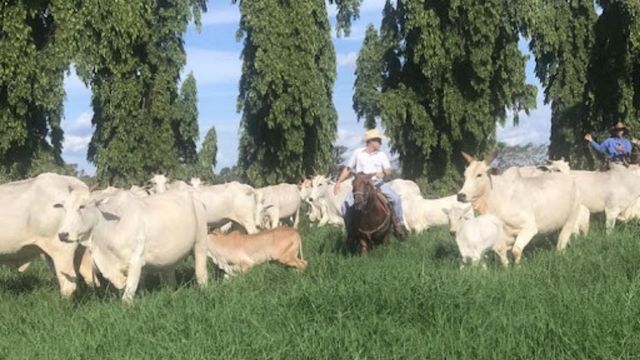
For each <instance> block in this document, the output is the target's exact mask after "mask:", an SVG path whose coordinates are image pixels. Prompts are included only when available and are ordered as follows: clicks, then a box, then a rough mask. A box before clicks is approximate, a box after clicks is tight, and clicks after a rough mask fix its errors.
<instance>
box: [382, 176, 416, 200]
mask: <svg viewBox="0 0 640 360" xmlns="http://www.w3.org/2000/svg"><path fill="white" fill-rule="evenodd" d="M389 186H390V187H391V189H393V191H395V192H396V194H398V196H400V199H402V201H404V200H405V199H408V198H411V197H414V196H422V194H421V193H420V187H418V184H416V183H415V182H413V181H411V180H405V179H395V180H391V181H389Z"/></svg>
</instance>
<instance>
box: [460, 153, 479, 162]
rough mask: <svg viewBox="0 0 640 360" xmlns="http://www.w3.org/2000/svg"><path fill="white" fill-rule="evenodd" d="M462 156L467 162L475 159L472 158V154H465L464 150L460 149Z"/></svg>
mask: <svg viewBox="0 0 640 360" xmlns="http://www.w3.org/2000/svg"><path fill="white" fill-rule="evenodd" d="M462 157H463V158H464V160H465V161H466V162H467V163H468V164H471V162H472V161H475V160H476V158H474V157H473V156H471V155H469V154H467V153H466V152H464V151H462Z"/></svg>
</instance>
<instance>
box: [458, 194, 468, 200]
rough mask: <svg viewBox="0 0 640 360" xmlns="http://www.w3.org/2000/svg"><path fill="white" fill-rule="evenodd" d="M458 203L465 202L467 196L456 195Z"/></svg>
mask: <svg viewBox="0 0 640 360" xmlns="http://www.w3.org/2000/svg"><path fill="white" fill-rule="evenodd" d="M458 201H459V202H467V194H465V193H462V192H459V193H458Z"/></svg>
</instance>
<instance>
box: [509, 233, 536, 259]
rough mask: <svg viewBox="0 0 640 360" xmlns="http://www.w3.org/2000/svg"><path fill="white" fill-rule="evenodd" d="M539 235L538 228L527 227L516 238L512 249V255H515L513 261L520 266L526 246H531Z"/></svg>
mask: <svg viewBox="0 0 640 360" xmlns="http://www.w3.org/2000/svg"><path fill="white" fill-rule="evenodd" d="M537 233H538V228H537V227H536V226H535V225H530V226H528V227H525V228H524V229H523V230H522V231H520V233H519V234H518V237H517V238H516V243H515V244H514V245H513V248H512V249H511V254H513V261H514V262H515V263H516V264H518V263H520V260H521V259H522V250H524V248H525V246H527V245H528V244H529V242H530V241H531V239H532V238H533V237H534V236H535V235H536V234H537Z"/></svg>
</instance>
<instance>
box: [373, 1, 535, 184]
mask: <svg viewBox="0 0 640 360" xmlns="http://www.w3.org/2000/svg"><path fill="white" fill-rule="evenodd" d="M513 11H514V10H513V9H511V8H510V6H509V4H508V3H507V2H505V1H501V0H489V1H484V2H478V1H473V0H460V1H455V2H451V3H449V2H442V1H437V0H397V1H396V2H395V5H394V4H392V3H391V1H387V3H386V5H385V9H384V14H383V21H382V26H381V30H380V38H381V40H380V43H381V46H380V50H379V51H380V53H381V56H382V58H383V66H382V74H381V75H380V76H381V77H382V85H381V95H380V99H381V100H380V109H381V119H382V124H383V125H384V126H385V128H386V131H387V133H388V135H390V137H391V144H392V148H393V149H394V150H395V151H397V152H398V155H399V159H400V163H401V165H402V173H403V176H404V177H408V178H418V177H425V176H426V177H427V178H428V180H429V181H430V182H431V183H432V186H433V187H434V188H435V189H434V191H451V190H453V189H455V188H456V187H457V186H458V185H459V179H460V174H461V170H462V168H463V166H464V164H463V161H462V158H461V156H460V151H461V150H465V151H468V152H473V153H476V154H482V153H484V152H486V151H487V150H489V149H491V148H492V147H494V146H495V141H496V139H495V129H496V122H498V123H504V121H505V119H506V117H507V109H510V110H512V111H513V112H514V113H515V114H517V113H518V111H521V110H525V111H526V110H528V109H529V108H531V107H534V106H535V94H536V89H535V87H534V86H532V85H528V84H526V82H525V72H524V66H525V61H526V58H525V56H524V55H523V54H522V53H521V52H520V50H519V49H518V38H519V31H520V28H521V26H522V24H521V23H520V21H519V20H518V18H517V17H515V16H514V14H513ZM362 102H363V101H361V103H362ZM514 121H516V122H517V116H516V117H515V119H514Z"/></svg>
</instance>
